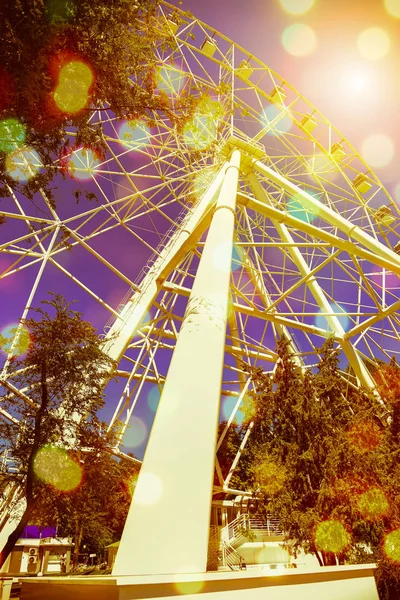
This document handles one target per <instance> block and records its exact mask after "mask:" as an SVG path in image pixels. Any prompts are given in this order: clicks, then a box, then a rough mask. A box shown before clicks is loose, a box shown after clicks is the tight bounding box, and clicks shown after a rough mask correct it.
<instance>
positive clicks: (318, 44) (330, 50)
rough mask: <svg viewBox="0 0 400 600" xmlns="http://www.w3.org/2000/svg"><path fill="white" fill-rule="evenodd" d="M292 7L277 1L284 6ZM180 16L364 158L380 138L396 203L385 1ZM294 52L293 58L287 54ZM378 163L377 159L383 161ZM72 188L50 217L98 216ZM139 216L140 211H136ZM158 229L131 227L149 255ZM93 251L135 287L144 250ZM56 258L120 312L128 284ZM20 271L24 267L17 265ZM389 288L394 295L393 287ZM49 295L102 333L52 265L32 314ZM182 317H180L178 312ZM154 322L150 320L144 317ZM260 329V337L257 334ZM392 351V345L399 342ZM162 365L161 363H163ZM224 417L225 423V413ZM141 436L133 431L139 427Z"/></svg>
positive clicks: (120, 242) (96, 265)
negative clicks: (268, 77)
mask: <svg viewBox="0 0 400 600" xmlns="http://www.w3.org/2000/svg"><path fill="white" fill-rule="evenodd" d="M289 1H290V0H282V3H284V2H289ZM298 1H299V2H302V1H304V0H298ZM305 1H307V0H305ZM175 3H176V5H178V0H175ZM179 7H180V8H181V9H183V10H190V11H191V12H192V13H193V15H194V16H195V17H197V18H198V19H199V20H201V21H204V22H205V23H206V24H207V25H208V26H209V27H212V28H215V30H216V31H219V32H221V33H222V34H224V35H225V36H227V37H228V38H230V39H231V40H233V41H234V42H235V43H237V44H239V45H240V46H242V47H244V48H245V49H246V50H247V51H248V52H249V54H252V55H254V56H255V57H257V58H258V59H260V60H262V61H263V62H264V63H266V64H267V65H268V66H269V67H271V68H272V69H273V70H274V71H276V72H277V73H278V75H280V76H281V77H283V78H284V79H285V80H286V81H287V82H288V83H289V84H291V85H293V86H294V87H295V88H297V89H298V91H299V92H300V93H301V94H302V95H303V96H305V97H306V98H307V99H308V100H310V101H311V102H312V103H313V104H314V105H315V106H316V108H317V109H318V110H320V111H321V112H322V113H324V114H325V116H326V117H327V118H328V119H329V120H330V121H331V122H332V123H333V125H334V126H335V127H337V128H338V129H339V131H341V132H342V134H343V135H344V136H345V137H346V138H347V139H348V140H349V142H350V143H351V144H352V145H353V146H354V147H355V148H356V149H357V150H358V151H359V152H360V153H361V154H362V153H363V152H364V151H366V152H367V153H371V148H370V147H369V146H368V144H366V141H368V137H369V136H371V135H373V136H378V137H377V138H375V139H376V140H378V142H379V140H381V139H382V138H383V139H384V141H385V143H386V144H387V145H389V154H390V152H391V155H390V156H389V157H388V160H386V161H384V162H385V164H384V165H382V166H379V165H378V166H374V165H372V166H373V168H374V171H375V172H376V174H377V176H378V177H379V178H380V179H381V180H382V182H383V183H384V185H386V187H387V189H388V191H389V193H391V195H392V196H393V198H395V200H397V201H398V202H400V175H399V171H398V164H399V158H400V139H399V138H400V116H399V110H398V105H399V97H400V83H399V82H400V77H399V74H400V41H399V40H400V35H399V33H400V19H395V18H393V17H391V16H389V14H388V13H387V12H386V11H385V7H384V1H383V0H372V1H371V0H369V1H368V2H366V0H355V1H353V2H349V1H348V0H316V1H315V2H314V6H313V7H312V8H311V9H310V10H309V11H308V12H307V13H305V14H303V15H300V16H295V15H290V14H288V13H287V12H285V10H284V9H283V6H282V5H281V2H280V1H279V0H271V1H270V0H247V1H246V2H244V1H243V0H201V1H200V0H183V3H182V4H180V5H179ZM295 25H306V26H307V27H309V28H311V33H312V32H314V33H313V35H314V39H315V49H314V51H313V52H310V54H308V55H306V56H298V55H295V54H293V53H291V52H290V51H288V50H287V48H288V46H287V43H286V42H285V44H286V49H285V47H284V45H285V44H284V43H283V40H285V39H286V40H287V39H289V42H290V41H291V38H290V35H289V34H288V29H287V28H289V27H292V26H295ZM371 28H379V31H380V35H383V36H384V38H385V36H386V38H385V39H388V40H389V48H388V51H387V52H386V53H384V55H383V56H382V57H381V58H377V57H376V56H372V57H371V56H369V57H368V56H366V53H367V54H368V50H369V49H371V48H372V50H375V51H376V52H378V51H379V43H378V42H376V47H374V44H372V45H371V44H370V45H369V46H368V44H367V50H365V45H362V44H361V42H360V36H361V35H362V34H363V33H364V32H365V31H368V30H369V29H371ZM308 31H310V30H308ZM378 34H379V32H378ZM285 36H286V38H285ZM288 36H289V37H288ZM291 48H292V52H293V47H291ZM376 52H375V54H376ZM378 54H379V52H378ZM112 126H113V124H108V129H107V131H108V133H109V134H111V133H112V131H111V129H112ZM118 127H119V125H118V126H117V127H116V128H115V129H114V134H113V135H114V137H115V138H116V139H115V143H114V141H113V142H112V143H111V145H113V148H115V149H116V150H118V152H121V144H120V141H119V140H118ZM378 142H377V143H378ZM373 151H374V148H372V157H373V160H376V156H374V152H373ZM385 151H386V150H385ZM380 154H381V155H382V154H383V152H381V153H380ZM365 158H366V159H367V162H370V161H369V160H368V156H366V157H365ZM379 158H380V156H378V162H379ZM389 159H390V160H389ZM146 160H147V157H145V156H143V155H141V154H140V152H139V153H138V152H129V149H128V151H126V153H125V155H124V156H122V157H121V158H120V161H121V163H122V164H123V166H124V168H125V169H126V170H132V172H133V171H135V170H136V171H137V172H139V173H140V169H141V167H142V166H143V169H144V171H143V172H142V173H144V172H146ZM110 164H111V166H110ZM110 164H108V165H105V166H104V167H102V168H103V173H102V174H101V175H100V176H99V177H98V178H97V181H99V182H100V184H101V186H102V190H103V191H104V193H105V194H106V195H107V197H108V200H113V199H115V198H120V197H122V196H125V195H127V194H129V193H131V192H132V187H131V186H130V184H129V183H127V181H126V180H125V179H123V178H122V177H120V179H117V178H116V177H114V176H111V175H110V177H109V179H107V177H108V175H107V169H111V170H112V169H113V168H115V164H113V163H110ZM140 176H141V175H140ZM140 176H139V177H137V178H134V185H135V186H137V187H138V188H139V189H140V186H141V185H142V186H143V187H146V185H150V184H149V183H146V179H140ZM118 177H119V176H118ZM77 186H78V187H87V186H89V187H90V186H92V187H91V189H96V188H94V183H93V182H90V184H87V182H80V181H76V180H74V181H73V180H71V179H69V178H68V177H67V180H66V182H62V183H61V184H60V185H59V187H58V190H57V191H56V200H57V210H58V212H59V214H60V215H61V216H62V217H63V218H65V217H66V216H67V215H74V214H75V212H74V211H80V212H83V211H84V210H90V209H92V208H94V206H95V205H94V204H89V205H86V204H84V202H85V200H82V201H81V203H80V205H79V207H78V208H77V207H76V204H75V200H74V198H73V197H72V190H73V189H74V188H75V187H77ZM1 202H2V204H1V206H2V210H10V211H12V212H18V211H16V209H15V206H14V204H13V202H12V201H10V200H7V199H2V200H1ZM20 202H21V206H22V208H23V210H25V211H26V212H27V213H28V214H30V215H31V216H39V217H43V216H45V213H43V211H42V210H41V209H37V210H36V208H34V207H33V206H32V204H31V203H30V202H29V201H27V200H26V199H25V200H24V199H20ZM138 206H139V208H140V207H141V204H140V202H137V203H136V205H135V209H136V208H137V207H138ZM143 206H145V205H144V204H143ZM181 208H182V207H181V206H180V205H177V204H176V205H175V206H169V207H166V208H165V209H164V210H165V213H166V214H168V216H169V218H170V219H175V218H176V215H177V214H178V213H179V210H180V209H181ZM107 210H108V209H107ZM103 214H104V213H103ZM107 214H108V213H107ZM110 214H111V213H110ZM96 218H97V217H96ZM93 221H94V225H93V222H90V223H89V224H88V225H87V226H84V227H83V228H82V229H79V231H80V234H82V235H83V234H84V233H86V232H87V233H89V232H90V231H91V229H90V228H93V227H95V225H96V220H95V219H94V220H93ZM99 222H100V217H99ZM79 223H80V221H77V223H76V224H74V227H78V224H79ZM155 223H156V225H157V228H158V230H159V231H160V232H162V233H163V232H165V231H167V229H168V228H169V226H170V223H168V222H167V221H166V220H165V219H164V218H163V217H160V215H159V214H152V215H151V218H150V217H148V216H145V217H143V218H141V219H138V220H137V221H135V227H136V228H135V234H137V235H141V236H142V237H143V238H146V241H147V242H148V243H150V244H151V245H152V246H153V247H156V246H157V244H158V242H159V241H160V239H159V236H157V235H156V234H155V233H154V229H155V227H154V224H155ZM85 227H86V229H85ZM26 231H27V230H26V223H25V222H24V221H23V220H18V221H17V220H11V219H10V220H9V221H8V222H7V224H6V225H5V226H3V227H2V228H1V229H0V243H1V242H2V241H7V240H9V239H10V238H13V237H17V236H18V235H24V234H26ZM48 242H49V239H47V240H46V242H45V246H46V244H48ZM90 244H91V247H92V248H93V249H94V250H96V251H98V252H99V253H100V254H104V256H105V257H106V258H107V260H109V261H110V262H111V263H112V264H113V265H114V266H115V267H116V268H118V269H120V270H121V272H123V273H124V275H125V276H126V277H129V278H130V279H131V280H135V278H136V277H137V275H138V273H139V272H140V270H141V268H142V267H143V266H144V265H145V263H146V261H147V259H148V258H149V254H150V251H149V250H148V249H147V248H146V246H145V245H144V244H143V243H139V242H137V241H136V240H133V238H132V234H131V233H130V232H128V231H126V230H125V229H122V228H121V227H119V228H118V229H114V230H111V231H110V232H109V233H106V234H104V235H102V236H99V237H93V238H91V240H90ZM14 250H15V249H13V250H12V252H14ZM18 256H19V255H16V254H12V253H8V254H7V253H3V254H2V255H1V256H0V273H1V272H2V271H3V270H4V269H6V268H8V267H9V266H10V264H11V263H12V262H13V261H14V260H17V259H18ZM55 258H56V260H57V261H58V263H59V265H60V266H61V267H64V268H65V269H68V270H69V271H70V273H72V274H73V275H74V276H76V277H78V278H79V279H81V280H82V282H83V283H84V284H85V285H86V286H88V287H89V288H90V289H91V290H92V291H93V292H94V293H96V294H98V295H99V296H100V297H101V298H102V299H103V300H104V301H105V302H107V303H108V304H109V305H110V306H111V307H112V308H114V309H116V308H117V306H118V303H119V302H120V301H121V299H122V297H123V296H124V294H125V293H126V292H127V284H126V283H125V282H123V281H121V279H118V278H117V277H116V276H114V275H112V274H111V273H110V272H109V271H108V270H107V269H106V268H105V267H104V266H103V265H101V264H100V262H99V261H97V260H96V259H95V258H93V256H92V255H91V254H89V253H88V252H87V251H86V250H85V249H84V248H82V247H80V246H79V245H77V246H75V248H74V250H73V252H72V253H68V252H66V251H62V252H61V253H60V254H58V255H57V256H56V257H55ZM19 264H23V262H22V263H19ZM37 270H38V265H34V266H32V267H31V266H29V267H28V268H26V269H24V270H22V269H20V271H18V272H16V273H15V274H13V275H12V276H10V277H7V278H4V279H3V280H2V281H1V282H0V293H1V308H2V311H1V315H0V317H1V318H0V331H1V330H2V329H3V328H4V327H5V326H7V325H9V324H10V323H11V322H13V323H15V322H17V321H18V319H19V318H20V316H21V313H22V310H23V307H24V306H25V303H26V301H27V298H28V294H29V290H30V288H31V286H32V284H33V282H34V279H35V277H36V274H37ZM378 277H379V276H378ZM394 277H395V276H393V278H394ZM395 285H397V279H396V280H395ZM50 289H53V290H55V291H58V292H60V293H62V294H64V295H65V296H66V297H67V299H69V300H75V299H76V300H79V302H78V304H77V305H76V307H77V309H78V310H81V311H82V312H83V313H84V316H85V318H87V319H89V320H90V321H91V322H92V323H93V324H94V325H95V326H96V327H98V328H99V331H102V329H103V326H104V324H105V322H106V321H107V320H108V318H109V313H108V312H107V310H106V309H105V308H104V307H103V306H101V305H100V304H98V303H97V304H96V302H95V301H93V299H92V298H90V297H89V296H88V295H87V294H86V292H83V291H82V289H80V288H79V287H77V286H76V285H75V284H73V283H72V282H71V280H70V279H69V278H68V277H67V276H66V275H65V274H63V273H62V271H61V270H60V268H57V267H56V266H54V265H53V264H49V265H47V267H46V270H45V274H44V276H43V279H42V281H41V283H40V286H39V289H38V293H37V295H36V298H35V301H34V305H37V304H38V302H39V301H40V300H41V299H42V298H44V297H45V295H46V292H47V290H50ZM181 310H182V311H183V310H184V303H183V304H182V309H181ZM153 316H154V315H151V317H153ZM257 327H259V326H258V324H257ZM394 342H395V343H396V344H397V340H394ZM166 354H167V352H166ZM165 360H166V361H167V359H165ZM122 383H124V382H122ZM120 385H121V384H120ZM117 388H118V386H117V384H114V383H113V384H111V386H109V389H108V393H109V396H108V397H111V396H114V397H115V398H117V397H118V391H120V387H119V388H118V389H117ZM153 388H154V386H153ZM153 388H152V386H151V385H149V384H147V383H146V384H145V387H144V392H145V393H144V396H147V402H146V401H144V402H142V403H138V405H137V411H136V409H135V414H136V417H138V418H140V419H142V421H143V423H144V424H145V426H146V427H147V429H148V426H149V423H150V422H151V418H152V415H153V410H152V409H151V408H150V406H149V405H151V404H153V407H154V400H155V398H154V393H153V397H152V398H151V399H150V400H149V396H148V392H150V391H151V389H153ZM153 391H154V390H153ZM115 398H113V400H114V399H115ZM145 400H146V399H145ZM114 406H115V403H114V402H110V403H109V404H108V407H107V410H105V412H104V418H107V419H108V418H109V417H110V415H111V413H112V410H113V407H114ZM224 416H225V417H226V416H227V415H226V413H224ZM138 427H139V428H140V424H139V423H138ZM144 443H145V437H144V438H143V443H141V444H140V446H139V447H135V449H134V451H135V453H137V455H139V456H141V454H142V453H143V450H144Z"/></svg>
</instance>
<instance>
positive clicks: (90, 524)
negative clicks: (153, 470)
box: [40, 451, 139, 565]
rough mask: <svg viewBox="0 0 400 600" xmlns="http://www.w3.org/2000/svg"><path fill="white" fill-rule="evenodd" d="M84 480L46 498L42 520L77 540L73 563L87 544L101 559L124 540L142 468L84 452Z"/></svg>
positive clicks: (107, 456) (62, 533) (109, 456)
mask: <svg viewBox="0 0 400 600" xmlns="http://www.w3.org/2000/svg"><path fill="white" fill-rule="evenodd" d="M80 457H81V458H80V463H81V464H82V468H83V472H84V475H83V479H82V482H81V484H80V485H78V486H77V487H76V488H75V489H73V490H71V492H69V493H63V492H61V491H59V490H54V489H53V490H51V491H50V493H48V494H47V495H46V497H44V498H43V500H44V501H43V504H44V506H43V509H42V510H40V513H41V521H42V523H43V524H46V523H48V519H49V517H50V518H51V519H52V523H54V524H55V523H56V524H57V530H58V532H59V534H61V535H63V536H69V537H72V538H73V540H74V555H73V563H74V564H75V565H77V564H78V557H79V554H80V552H81V549H82V547H83V545H85V546H86V547H87V548H88V549H89V551H90V552H91V553H96V554H97V556H101V555H102V554H103V552H104V548H105V546H106V545H107V544H110V543H111V542H115V541H117V540H119V539H120V537H121V535H122V529H123V526H124V523H125V520H126V516H127V514H128V510H129V506H130V503H131V499H132V492H133V488H134V485H135V482H136V479H137V476H138V471H139V467H138V464H137V463H135V462H130V461H129V462H128V460H127V459H121V460H117V459H116V458H115V457H114V456H112V454H111V453H110V452H93V451H91V452H89V453H87V452H81V453H80ZM46 519H47V521H46Z"/></svg>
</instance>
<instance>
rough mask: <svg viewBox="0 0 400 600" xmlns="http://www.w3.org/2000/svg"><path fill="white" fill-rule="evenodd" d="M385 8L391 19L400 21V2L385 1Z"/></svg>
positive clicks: (395, 0)
mask: <svg viewBox="0 0 400 600" xmlns="http://www.w3.org/2000/svg"><path fill="white" fill-rule="evenodd" d="M385 8H386V10H387V12H388V13H389V15H390V16H391V17H394V18H395V19H400V0H385Z"/></svg>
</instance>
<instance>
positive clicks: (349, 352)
mask: <svg viewBox="0 0 400 600" xmlns="http://www.w3.org/2000/svg"><path fill="white" fill-rule="evenodd" d="M247 178H248V180H249V182H250V185H251V188H252V190H253V193H254V195H255V196H256V197H257V198H258V199H259V200H260V201H261V202H263V203H265V204H267V205H270V204H271V203H270V201H269V198H268V196H267V194H266V193H265V190H264V189H263V187H262V185H261V183H260V182H259V181H258V178H257V176H256V175H255V173H254V171H250V172H249V173H247ZM271 221H272V223H273V224H274V226H275V228H276V230H277V232H278V233H279V235H280V237H281V239H282V241H283V242H287V243H293V241H294V240H293V237H292V235H291V233H290V232H289V230H288V228H287V227H286V225H284V224H283V223H278V222H277V221H274V220H273V219H271ZM288 252H289V254H290V255H291V257H292V260H293V262H294V264H295V265H296V266H297V268H298V269H299V272H300V273H301V275H302V276H303V277H308V279H307V283H306V285H307V286H308V288H309V290H310V292H311V294H312V295H313V297H314V299H315V301H316V303H317V304H318V306H319V308H320V309H321V312H323V313H330V312H332V307H331V305H330V304H329V302H328V300H327V298H326V296H325V293H324V291H323V289H322V288H321V286H320V285H319V283H318V281H317V279H316V278H315V277H314V276H311V277H310V267H309V266H308V264H307V262H306V261H305V260H304V257H303V255H302V253H301V252H300V250H299V249H298V248H297V247H296V246H288ZM326 320H327V322H328V324H329V326H330V328H331V329H332V331H333V332H334V333H335V334H336V335H337V336H338V337H339V338H340V344H341V346H342V350H343V352H344V353H345V355H346V357H347V359H348V361H349V363H350V364H351V366H352V367H353V369H354V372H355V373H356V375H357V379H358V380H359V382H360V384H361V385H363V386H365V387H366V388H369V389H374V387H375V386H374V382H373V379H372V377H371V375H370V374H369V372H368V369H367V368H366V366H365V365H364V363H363V361H362V360H361V358H360V356H359V355H358V353H357V352H356V351H355V350H354V348H353V346H352V345H351V343H350V342H349V341H348V340H345V339H344V335H345V331H344V329H343V327H342V325H341V323H340V321H339V319H338V318H337V316H336V315H327V316H326Z"/></svg>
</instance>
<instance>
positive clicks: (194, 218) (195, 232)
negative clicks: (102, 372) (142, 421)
mask: <svg viewBox="0 0 400 600" xmlns="http://www.w3.org/2000/svg"><path fill="white" fill-rule="evenodd" d="M226 166H227V163H225V165H224V166H223V167H222V168H221V170H220V171H219V173H218V174H217V176H216V177H215V179H214V181H213V182H212V184H211V185H210V187H209V188H208V190H207V191H206V193H205V194H204V196H203V198H202V199H201V200H200V202H199V204H198V205H197V206H196V208H195V209H194V211H193V213H192V214H191V215H190V216H189V217H188V218H187V219H186V221H185V222H184V223H182V226H181V227H180V228H179V230H178V231H177V232H176V233H175V235H174V236H173V237H172V238H171V239H170V240H169V241H168V243H167V245H166V246H165V248H164V249H163V250H162V252H161V254H160V256H159V257H158V259H157V260H156V261H155V263H154V264H153V266H152V267H151V269H150V271H149V272H148V274H147V275H146V277H145V278H144V280H143V281H142V282H141V284H140V285H141V291H140V292H138V293H136V294H133V295H132V298H130V300H129V302H128V303H127V305H126V306H125V308H124V310H123V311H122V312H121V314H120V318H119V319H117V320H116V321H115V323H114V324H113V326H112V327H111V329H110V331H109V332H108V333H107V336H106V338H105V344H104V348H103V350H104V352H106V353H107V354H108V355H109V356H111V358H113V359H115V360H120V359H121V357H122V355H123V353H124V352H125V349H126V347H127V345H128V344H129V342H130V341H131V340H132V338H133V337H134V335H135V334H136V331H137V329H138V327H139V326H140V324H141V322H142V320H143V318H144V316H145V315H146V312H147V311H148V310H149V308H150V306H151V305H152V303H153V301H154V299H155V297H156V296H157V294H158V292H159V289H160V287H161V284H162V282H163V281H164V280H165V279H166V277H168V275H169V273H170V271H171V270H172V269H173V268H174V267H175V266H176V264H178V263H179V261H180V260H182V259H183V258H184V256H185V253H186V252H187V251H188V250H189V249H190V246H191V244H190V240H191V239H192V238H193V239H194V240H195V241H197V239H198V238H200V236H201V234H202V232H203V230H204V229H203V226H204V228H205V227H206V224H207V223H206V222H205V217H206V215H207V212H208V211H209V209H210V207H211V206H212V204H213V202H215V199H216V198H217V193H218V190H219V189H220V187H221V184H222V181H223V178H224V173H225V170H226Z"/></svg>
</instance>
